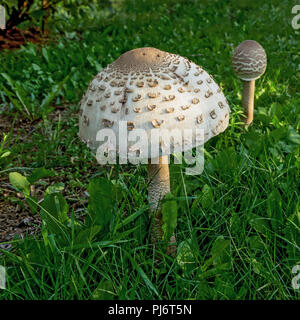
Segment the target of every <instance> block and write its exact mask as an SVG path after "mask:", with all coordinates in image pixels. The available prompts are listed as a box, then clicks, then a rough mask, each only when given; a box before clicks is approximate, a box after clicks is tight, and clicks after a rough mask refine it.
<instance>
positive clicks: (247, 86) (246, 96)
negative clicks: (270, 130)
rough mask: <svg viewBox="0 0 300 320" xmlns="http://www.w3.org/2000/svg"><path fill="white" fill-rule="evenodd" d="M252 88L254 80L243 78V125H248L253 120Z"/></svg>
mask: <svg viewBox="0 0 300 320" xmlns="http://www.w3.org/2000/svg"><path fill="white" fill-rule="evenodd" d="M254 90H255V80H250V81H245V80H243V96H242V104H243V108H244V113H245V115H246V118H244V123H245V125H250V124H251V123H252V121H253V111H254Z"/></svg>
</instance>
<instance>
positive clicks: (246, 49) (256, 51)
mask: <svg viewBox="0 0 300 320" xmlns="http://www.w3.org/2000/svg"><path fill="white" fill-rule="evenodd" d="M232 66H233V69H234V71H235V73H236V74H237V76H238V77H239V78H240V79H241V80H242V81H243V95H242V105H243V109H244V113H245V115H246V118H244V123H245V125H250V124H251V123H252V121H253V111H254V90H255V80H256V79H258V78H259V77H260V76H261V75H262V74H263V73H264V72H265V71H266V67H267V55H266V52H265V50H264V48H263V47H262V46H261V45H260V44H259V43H258V42H256V41H254V40H245V41H243V42H242V43H241V44H240V45H238V46H237V47H236V49H235V50H234V53H233V57H232Z"/></svg>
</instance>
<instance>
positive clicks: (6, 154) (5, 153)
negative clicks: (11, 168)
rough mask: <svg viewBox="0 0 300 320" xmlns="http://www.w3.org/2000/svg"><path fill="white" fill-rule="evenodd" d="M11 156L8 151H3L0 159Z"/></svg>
mask: <svg viewBox="0 0 300 320" xmlns="http://www.w3.org/2000/svg"><path fill="white" fill-rule="evenodd" d="M10 154H11V152H10V151H5V152H3V153H2V154H1V156H0V158H5V157H8V156H9V155H10Z"/></svg>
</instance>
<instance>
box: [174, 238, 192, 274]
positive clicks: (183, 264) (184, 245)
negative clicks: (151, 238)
mask: <svg viewBox="0 0 300 320" xmlns="http://www.w3.org/2000/svg"><path fill="white" fill-rule="evenodd" d="M176 261H177V263H178V265H179V266H180V268H181V269H182V271H183V273H184V274H186V275H188V274H189V272H191V271H192V270H193V269H194V268H195V257H194V255H193V251H192V249H191V239H187V240H184V241H182V242H181V243H180V244H179V245H178V248H177V257H176Z"/></svg>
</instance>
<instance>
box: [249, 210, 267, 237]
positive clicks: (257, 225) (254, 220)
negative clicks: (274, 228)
mask: <svg viewBox="0 0 300 320" xmlns="http://www.w3.org/2000/svg"><path fill="white" fill-rule="evenodd" d="M248 222H249V224H250V226H251V227H252V228H253V229H254V230H255V231H257V232H259V233H261V234H263V235H265V234H266V231H267V230H268V229H269V224H268V221H267V219H266V218H265V217H261V216H258V215H256V214H254V213H251V217H250V218H249V220H248Z"/></svg>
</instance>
